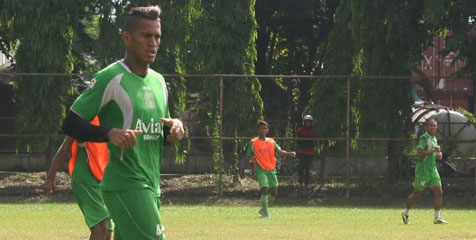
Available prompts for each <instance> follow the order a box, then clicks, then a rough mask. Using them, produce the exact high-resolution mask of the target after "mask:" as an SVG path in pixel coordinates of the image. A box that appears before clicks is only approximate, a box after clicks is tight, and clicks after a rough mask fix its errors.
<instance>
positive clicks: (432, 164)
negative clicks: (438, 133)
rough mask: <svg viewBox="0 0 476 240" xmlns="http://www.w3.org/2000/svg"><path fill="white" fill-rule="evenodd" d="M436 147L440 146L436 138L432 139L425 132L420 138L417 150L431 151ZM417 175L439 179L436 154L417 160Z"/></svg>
mask: <svg viewBox="0 0 476 240" xmlns="http://www.w3.org/2000/svg"><path fill="white" fill-rule="evenodd" d="M436 146H438V142H437V140H436V137H432V136H431V135H430V134H428V133H427V132H425V133H424V134H423V135H421V136H420V139H419V140H418V146H417V148H420V149H422V150H423V151H429V150H431V149H433V148H434V147H436ZM415 175H416V176H425V177H437V178H439V177H440V175H439V174H438V170H437V169H436V153H432V154H430V155H427V156H424V157H418V158H417V163H416V168H415Z"/></svg>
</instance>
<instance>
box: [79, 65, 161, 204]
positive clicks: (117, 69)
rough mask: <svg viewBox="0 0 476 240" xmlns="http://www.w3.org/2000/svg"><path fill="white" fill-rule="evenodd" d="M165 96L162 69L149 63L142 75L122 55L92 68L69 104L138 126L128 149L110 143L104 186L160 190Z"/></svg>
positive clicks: (110, 122)
mask: <svg viewBox="0 0 476 240" xmlns="http://www.w3.org/2000/svg"><path fill="white" fill-rule="evenodd" d="M167 98H168V93H167V86H166V83H165V80H164V78H163V77H162V75H160V74H159V73H157V72H155V71H153V70H152V69H149V70H148V74H147V75H146V76H145V77H141V76H138V75H136V74H134V73H132V72H131V71H130V69H129V68H128V67H127V66H126V65H125V64H124V62H123V61H122V60H120V61H117V62H115V63H113V64H111V65H109V66H108V67H106V68H104V69H102V70H101V71H99V72H98V73H96V74H95V75H94V79H93V80H92V81H91V86H90V87H89V88H88V90H86V91H85V92H84V93H83V94H81V96H79V97H78V99H76V101H75V102H74V103H73V106H72V107H71V110H72V111H73V112H75V113H76V114H78V115H79V116H80V117H82V118H83V119H84V120H86V121H91V120H92V119H93V118H94V116H96V115H98V117H99V119H100V121H101V123H100V124H101V125H102V126H107V127H113V128H122V129H135V130H141V131H142V134H140V135H138V136H137V143H136V145H135V146H134V148H132V149H126V150H121V149H120V148H119V147H117V146H116V145H114V144H111V143H108V148H109V158H110V160H109V163H108V165H107V167H106V169H105V172H104V178H103V180H102V183H101V184H102V186H103V189H104V190H105V191H127V190H132V189H142V188H150V189H152V190H153V191H157V194H158V195H159V196H160V184H159V182H160V166H161V161H162V153H163V142H164V136H163V123H162V122H161V120H160V119H161V118H163V117H170V114H169V111H168V103H167Z"/></svg>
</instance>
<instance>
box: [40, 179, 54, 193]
mask: <svg viewBox="0 0 476 240" xmlns="http://www.w3.org/2000/svg"><path fill="white" fill-rule="evenodd" d="M41 188H43V193H44V194H45V195H47V196H49V195H51V194H52V193H53V191H54V190H55V188H56V183H55V180H54V179H52V180H51V179H46V181H45V183H44V184H43V185H42V186H41Z"/></svg>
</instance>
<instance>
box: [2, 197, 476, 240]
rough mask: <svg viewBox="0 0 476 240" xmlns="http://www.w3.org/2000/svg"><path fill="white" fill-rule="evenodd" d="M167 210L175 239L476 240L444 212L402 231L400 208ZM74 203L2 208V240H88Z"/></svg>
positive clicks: (423, 211)
mask: <svg viewBox="0 0 476 240" xmlns="http://www.w3.org/2000/svg"><path fill="white" fill-rule="evenodd" d="M258 209H259V207H258V206H257V205H256V206H203V205H194V206H191V205H184V206H180V205H164V206H163V207H162V208H161V213H162V219H163V221H164V224H165V227H166V233H167V238H168V239H169V240H170V239H172V240H175V239H180V240H181V239H214V240H215V239H256V240H258V239H259V240H264V239H306V240H307V239H366V240H368V239H371V240H377V239H385V240H387V239H412V240H413V239H425V240H427V239H476V221H475V219H476V212H475V211H474V210H462V209H443V217H444V218H445V219H446V220H448V221H449V222H450V223H449V224H446V225H434V224H433V223H432V219H433V210H432V209H429V208H418V209H416V210H414V211H412V213H411V218H410V221H411V222H410V224H409V225H403V224H402V222H401V219H400V212H401V210H402V209H400V208H352V207H321V206H317V207H280V206H277V207H272V208H270V211H269V212H270V215H271V219H263V218H260V217H259V215H258ZM88 235H89V231H88V229H87V228H86V226H85V224H84V222H83V218H82V215H81V212H80V210H79V208H78V207H77V205H75V204H74V203H68V204H65V203H61V204H52V203H48V204H41V203H40V204H30V203H25V204H0V239H2V240H3V239H8V240H17V239H18V240H19V239H62V240H64V239H84V238H86V237H87V236H88Z"/></svg>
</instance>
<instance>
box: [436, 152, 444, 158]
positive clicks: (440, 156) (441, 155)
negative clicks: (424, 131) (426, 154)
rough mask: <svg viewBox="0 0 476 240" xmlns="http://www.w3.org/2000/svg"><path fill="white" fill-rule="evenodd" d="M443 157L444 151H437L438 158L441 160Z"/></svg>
mask: <svg viewBox="0 0 476 240" xmlns="http://www.w3.org/2000/svg"><path fill="white" fill-rule="evenodd" d="M442 158H443V153H441V152H438V153H436V160H441V159H442Z"/></svg>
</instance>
